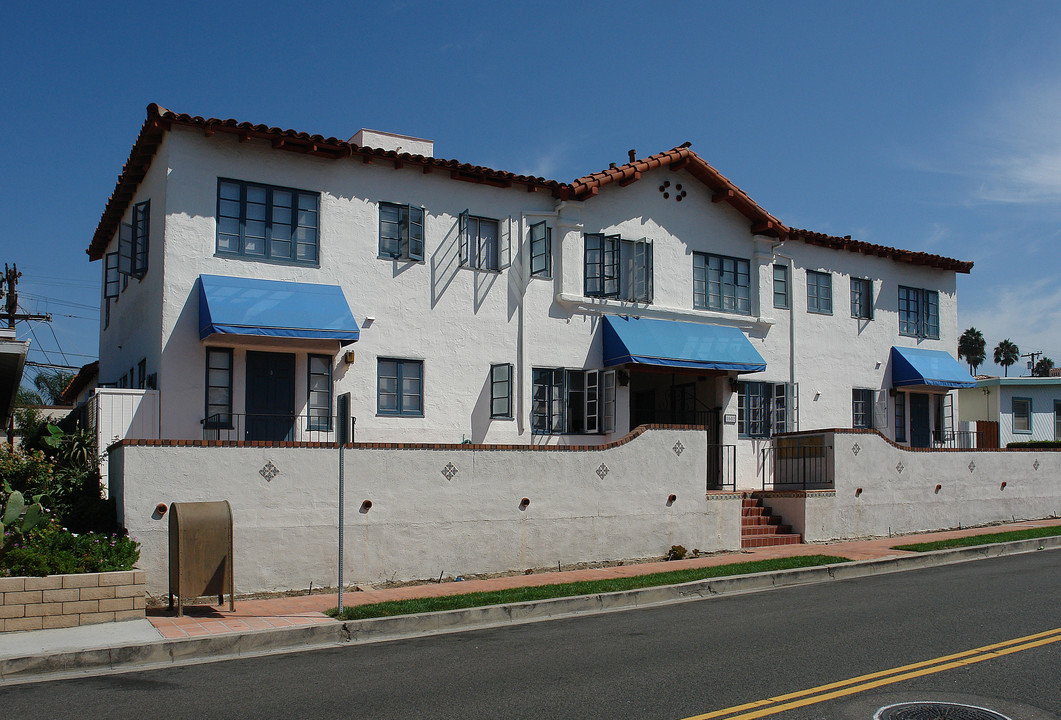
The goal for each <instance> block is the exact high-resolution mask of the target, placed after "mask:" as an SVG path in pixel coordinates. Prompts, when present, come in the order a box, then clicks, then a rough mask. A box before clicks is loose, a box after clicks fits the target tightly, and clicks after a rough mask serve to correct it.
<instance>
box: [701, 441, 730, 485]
mask: <svg viewBox="0 0 1061 720" xmlns="http://www.w3.org/2000/svg"><path fill="white" fill-rule="evenodd" d="M707 489H708V490H736V489H737V446H736V445H708V446H707Z"/></svg>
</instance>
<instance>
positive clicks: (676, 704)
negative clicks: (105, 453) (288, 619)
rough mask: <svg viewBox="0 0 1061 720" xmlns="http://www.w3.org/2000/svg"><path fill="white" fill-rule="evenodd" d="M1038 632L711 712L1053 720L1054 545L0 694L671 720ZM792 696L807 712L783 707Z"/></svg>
mask: <svg viewBox="0 0 1061 720" xmlns="http://www.w3.org/2000/svg"><path fill="white" fill-rule="evenodd" d="M1052 630H1056V631H1057V632H1056V633H1053V634H1050V633H1049V631H1052ZM1036 633H1046V634H1045V635H1043V636H1041V637H1040V638H1038V639H1035V638H1033V639H1031V640H1027V641H1024V642H1019V643H1015V644H1010V645H1007V646H1005V653H997V652H996V653H992V652H991V651H990V650H984V651H977V652H973V653H970V654H967V655H964V656H962V658H961V659H960V660H959V661H958V662H949V663H948V662H945V661H943V662H941V663H929V664H927V665H925V666H923V667H918V668H914V669H908V670H906V671H897V672H893V673H883V674H882V675H881V676H879V677H876V678H870V679H867V680H863V681H855V682H853V683H850V684H847V685H842V686H841V694H838V695H837V696H835V697H831V696H830V695H829V693H830V692H833V693H836V690H835V689H833V690H832V691H830V690H817V691H814V692H812V693H810V694H808V695H805V696H800V695H797V696H796V697H795V699H792V698H790V699H788V700H779V701H775V702H774V703H772V704H769V705H767V706H766V708H765V709H763V710H762V714H757V710H756V709H755V708H751V709H745V710H734V711H731V712H726V713H723V714H721V715H718V716H716V717H719V718H734V719H735V718H741V719H742V720H743V719H746V718H750V717H756V716H759V717H778V718H784V719H785V720H794V719H796V718H815V719H817V718H837V719H838V720H848V719H852V720H853V719H855V718H859V719H865V720H868V719H869V718H872V717H873V713H874V712H875V711H876V710H877V709H879V708H881V707H883V706H886V705H891V704H893V703H898V702H902V701H915V700H916V701H949V702H962V703H966V704H970V705H975V706H979V707H985V708H988V709H991V710H994V711H996V712H999V713H1002V714H1003V715H1007V716H1008V717H1010V718H1012V720H1040V719H1042V718H1055V719H1057V718H1061V550H1053V551H1043V552H1039V553H1029V554H1025V555H1018V556H1011V557H1003V558H996V559H992V560H981V561H976V562H969V563H964V564H961V565H954V566H948V567H941V568H933V569H928V570H918V571H911V572H905V573H897V574H893V575H882V576H877V577H870V578H863V579H858V580H850V581H843V582H835V583H827V584H821V585H813V586H807V587H796V588H788V589H782V590H774V591H769V592H762V593H754V594H747V595H742V596H726V597H720V598H714V599H710V600H703V601H697V602H689V603H683V604H676V605H669V606H665V607H657V608H650V609H643V610H633V611H625V612H616V613H609V614H603V615H595V616H588V617H573V618H568V619H563V620H554V621H548V622H539V623H533V624H529V625H522V626H518V627H509V628H501V629H494V630H481V631H475V632H467V633H461V634H454V635H444V636H435V637H429V638H421V639H416V640H407V641H399V642H390V643H381V644H376V645H361V646H351V647H346V648H339V649H334V650H333V649H329V650H321V651H313V652H304V653H295V654H290V655H277V656H271V657H265V658H258V659H249V660H238V661H230V662H223V663H211V664H204V665H194V666H185V667H179V668H169V669H165V670H158V671H151V672H141V673H127V674H122V675H109V676H101V677H96V678H90V679H82V680H63V681H54V682H48V683H39V684H33V685H19V686H11V687H6V688H0V708H2V712H3V715H4V717H11V718H38V717H40V718H60V717H101V718H102V717H105V718H115V719H118V718H147V717H158V718H212V717H225V718H263V717H285V718H298V717H311V718H328V717H344V718H346V717H349V718H402V719H403V720H408V719H409V718H469V719H479V718H483V719H486V718H489V719H490V720H495V719H497V718H580V719H581V718H608V719H609V720H615V719H621V718H650V719H656V718H659V719H668V720H669V719H674V720H679V719H682V718H689V717H694V716H697V715H701V714H707V713H712V712H714V711H718V710H721V709H725V708H732V707H734V706H739V705H741V704H744V703H753V702H756V701H761V700H766V699H768V698H771V697H774V696H779V695H785V694H791V693H799V691H802V690H806V689H810V688H815V687H818V686H821V685H824V684H828V683H835V682H837V681H843V680H848V679H851V678H856V677H858V676H862V675H865V674H868V673H879V672H881V671H889V670H892V669H894V668H899V667H901V666H906V665H909V664H913V663H923V662H924V661H931V660H934V659H936V658H941V657H944V656H949V655H952V654H956V653H962V652H964V651H971V650H976V649H978V648H983V647H985V646H989V645H993V644H997V643H1003V642H1006V641H1010V640H1014V639H1017V638H1021V637H1024V636H1029V635H1033V634H1036ZM1054 640H1058V641H1056V642H1055V641H1054ZM996 650H997V649H996ZM963 663H964V664H963ZM896 680H897V681H896ZM881 681H884V682H883V684H878V685H876V686H874V683H880V682H881ZM844 692H847V693H849V694H842V693H844ZM803 701H806V702H808V703H809V704H806V705H804V706H802V707H794V708H791V709H787V710H784V709H783V708H784V707H785V706H786V703H791V702H803ZM779 706H781V707H780V708H779ZM779 709H780V710H781V712H780V713H778V712H776V711H777V710H779Z"/></svg>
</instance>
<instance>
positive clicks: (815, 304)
mask: <svg viewBox="0 0 1061 720" xmlns="http://www.w3.org/2000/svg"><path fill="white" fill-rule="evenodd" d="M807 312H812V313H819V314H821V315H832V314H833V276H832V275H831V274H829V273H827V272H818V271H817V270H808V271H807Z"/></svg>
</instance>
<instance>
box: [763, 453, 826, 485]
mask: <svg viewBox="0 0 1061 720" xmlns="http://www.w3.org/2000/svg"><path fill="white" fill-rule="evenodd" d="M760 468H761V472H762V478H763V490H813V489H822V488H831V487H833V479H834V475H833V472H834V471H833V447H832V445H825V444H816V443H807V444H775V445H771V446H770V447H767V448H763V449H762V451H761V456H760Z"/></svg>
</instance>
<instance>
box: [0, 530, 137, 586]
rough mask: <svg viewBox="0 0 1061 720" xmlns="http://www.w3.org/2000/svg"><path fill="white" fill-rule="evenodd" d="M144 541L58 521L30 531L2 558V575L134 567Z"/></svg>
mask: <svg viewBox="0 0 1061 720" xmlns="http://www.w3.org/2000/svg"><path fill="white" fill-rule="evenodd" d="M139 559H140V544H139V543H137V542H136V541H135V540H133V539H131V538H129V537H122V536H119V535H117V534H112V535H106V534H102V533H82V534H77V533H72V532H70V531H69V530H66V529H65V528H61V527H59V526H57V525H55V524H54V523H53V524H51V525H48V526H46V527H44V528H42V529H39V530H34V531H31V532H30V533H28V534H27V535H26V536H25V537H24V538H22V539H21V542H20V541H17V540H16V542H15V543H14V544H13V546H12V547H11V548H10V549H9V550H8V551H7V553H6V554H5V555H3V556H2V557H0V576H16V575H33V576H43V575H58V574H69V573H86V572H111V571H114V570H132V569H133V565H135V564H136V561H137V560H139Z"/></svg>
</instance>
